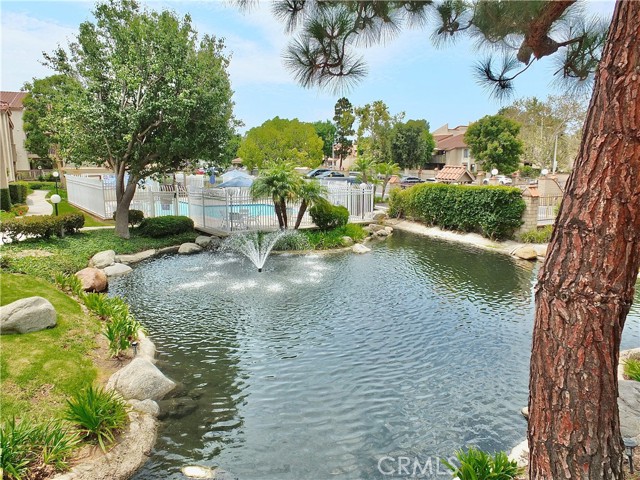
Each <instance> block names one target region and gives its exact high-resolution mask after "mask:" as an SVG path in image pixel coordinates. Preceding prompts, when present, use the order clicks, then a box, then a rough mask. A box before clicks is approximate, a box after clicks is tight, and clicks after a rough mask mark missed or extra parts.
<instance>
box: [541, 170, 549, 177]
mask: <svg viewBox="0 0 640 480" xmlns="http://www.w3.org/2000/svg"><path fill="white" fill-rule="evenodd" d="M548 173H549V170H547V169H546V168H543V169H542V170H540V175H542V176H543V177H546V176H547V174H548Z"/></svg>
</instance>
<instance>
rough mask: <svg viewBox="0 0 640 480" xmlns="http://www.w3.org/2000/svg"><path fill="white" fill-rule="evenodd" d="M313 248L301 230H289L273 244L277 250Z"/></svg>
mask: <svg viewBox="0 0 640 480" xmlns="http://www.w3.org/2000/svg"><path fill="white" fill-rule="evenodd" d="M310 248H311V245H310V244H309V240H308V238H307V236H306V235H305V234H304V233H302V232H300V231H297V230H295V231H292V232H290V233H289V232H288V233H287V234H286V235H283V236H282V237H280V238H279V239H278V241H277V242H276V243H275V245H274V246H273V249H274V250H276V251H286V250H288V251H296V250H308V249H310Z"/></svg>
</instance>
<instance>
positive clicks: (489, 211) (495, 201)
mask: <svg viewBox="0 0 640 480" xmlns="http://www.w3.org/2000/svg"><path fill="white" fill-rule="evenodd" d="M389 207H390V208H389V213H390V215H391V216H394V217H410V218H415V219H417V220H420V221H422V222H424V223H426V224H428V225H438V226H439V227H441V228H444V229H448V230H458V231H462V232H477V233H481V234H482V235H484V236H485V237H488V238H492V239H503V238H509V237H511V236H513V233H514V231H515V230H516V229H517V228H518V227H519V226H520V225H521V224H522V214H523V213H524V209H525V203H524V200H522V193H521V192H520V190H519V189H517V188H510V187H479V186H467V185H446V184H428V183H424V184H420V185H416V186H414V187H411V188H408V189H406V190H403V191H400V190H392V191H391V193H390V195H389Z"/></svg>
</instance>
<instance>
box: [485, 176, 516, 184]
mask: <svg viewBox="0 0 640 480" xmlns="http://www.w3.org/2000/svg"><path fill="white" fill-rule="evenodd" d="M495 178H496V180H498V183H499V184H500V185H511V184H512V183H513V180H511V179H510V178H509V177H507V176H506V175H496V176H495ZM489 180H490V179H489V178H485V179H484V180H483V181H482V184H483V185H489Z"/></svg>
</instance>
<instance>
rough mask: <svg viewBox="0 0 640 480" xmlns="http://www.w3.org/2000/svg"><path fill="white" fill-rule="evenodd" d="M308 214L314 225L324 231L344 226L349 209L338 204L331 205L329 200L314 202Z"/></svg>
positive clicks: (347, 218)
mask: <svg viewBox="0 0 640 480" xmlns="http://www.w3.org/2000/svg"><path fill="white" fill-rule="evenodd" d="M309 214H310V215H311V219H312V220H313V223H315V224H316V226H317V227H318V228H319V229H320V230H322V231H323V232H326V231H328V230H332V229H334V228H339V227H344V226H345V225H346V224H347V222H348V221H349V210H347V209H346V207H343V206H341V205H340V206H339V205H331V204H330V203H329V202H318V203H315V204H314V205H313V206H312V207H311V208H310V209H309Z"/></svg>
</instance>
